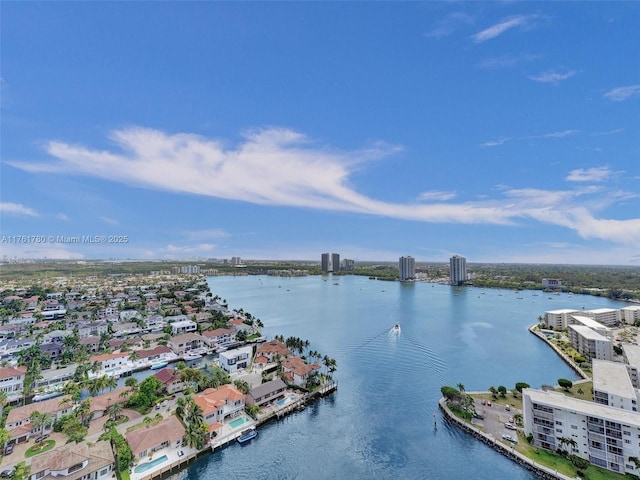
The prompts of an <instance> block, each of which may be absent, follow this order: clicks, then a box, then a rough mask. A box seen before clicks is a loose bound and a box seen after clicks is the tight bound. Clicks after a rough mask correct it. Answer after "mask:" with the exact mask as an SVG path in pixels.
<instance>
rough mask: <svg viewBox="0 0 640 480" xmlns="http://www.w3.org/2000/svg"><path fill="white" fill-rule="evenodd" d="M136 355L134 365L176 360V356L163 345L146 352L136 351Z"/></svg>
mask: <svg viewBox="0 0 640 480" xmlns="http://www.w3.org/2000/svg"><path fill="white" fill-rule="evenodd" d="M136 354H137V356H138V359H137V360H136V361H135V363H136V365H144V364H147V363H154V362H166V361H169V360H174V359H175V358H176V355H175V354H174V353H173V352H172V351H171V349H170V348H169V347H167V346H165V345H158V346H157V347H155V348H150V349H148V350H136Z"/></svg>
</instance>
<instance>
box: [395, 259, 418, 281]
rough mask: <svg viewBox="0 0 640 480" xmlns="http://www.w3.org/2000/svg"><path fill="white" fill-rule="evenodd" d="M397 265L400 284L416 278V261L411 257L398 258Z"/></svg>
mask: <svg viewBox="0 0 640 480" xmlns="http://www.w3.org/2000/svg"><path fill="white" fill-rule="evenodd" d="M398 263H399V265H398V266H399V270H400V275H399V276H400V281H401V282H405V281H407V280H413V279H414V278H416V261H415V259H414V258H413V257H400V260H399V262H398Z"/></svg>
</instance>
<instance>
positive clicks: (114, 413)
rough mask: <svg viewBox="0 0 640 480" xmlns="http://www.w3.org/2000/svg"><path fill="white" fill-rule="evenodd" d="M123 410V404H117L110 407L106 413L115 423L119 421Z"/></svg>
mask: <svg viewBox="0 0 640 480" xmlns="http://www.w3.org/2000/svg"><path fill="white" fill-rule="evenodd" d="M123 409H124V407H123V406H122V403H120V402H116V403H114V404H113V405H110V406H109V408H107V410H106V412H105V413H107V415H109V417H111V420H114V421H115V420H117V419H118V417H119V416H120V414H121V413H122V410H123Z"/></svg>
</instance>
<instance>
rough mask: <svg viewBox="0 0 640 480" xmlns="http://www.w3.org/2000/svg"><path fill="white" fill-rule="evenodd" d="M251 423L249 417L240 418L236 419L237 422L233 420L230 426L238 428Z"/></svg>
mask: <svg viewBox="0 0 640 480" xmlns="http://www.w3.org/2000/svg"><path fill="white" fill-rule="evenodd" d="M248 421H249V419H248V418H247V417H240V418H236V419H235V420H232V421H230V422H229V425H231V428H237V427H239V426H240V425H242V424H244V423H247V422H248Z"/></svg>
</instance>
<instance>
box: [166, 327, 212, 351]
mask: <svg viewBox="0 0 640 480" xmlns="http://www.w3.org/2000/svg"><path fill="white" fill-rule="evenodd" d="M169 345H170V346H171V350H173V352H174V353H175V354H176V355H184V354H185V353H187V352H190V351H192V350H197V349H199V348H205V347H208V346H209V340H208V339H206V338H205V337H203V336H202V335H199V334H197V333H193V332H189V333H184V334H182V335H176V336H175V337H171V341H170V342H169Z"/></svg>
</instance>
